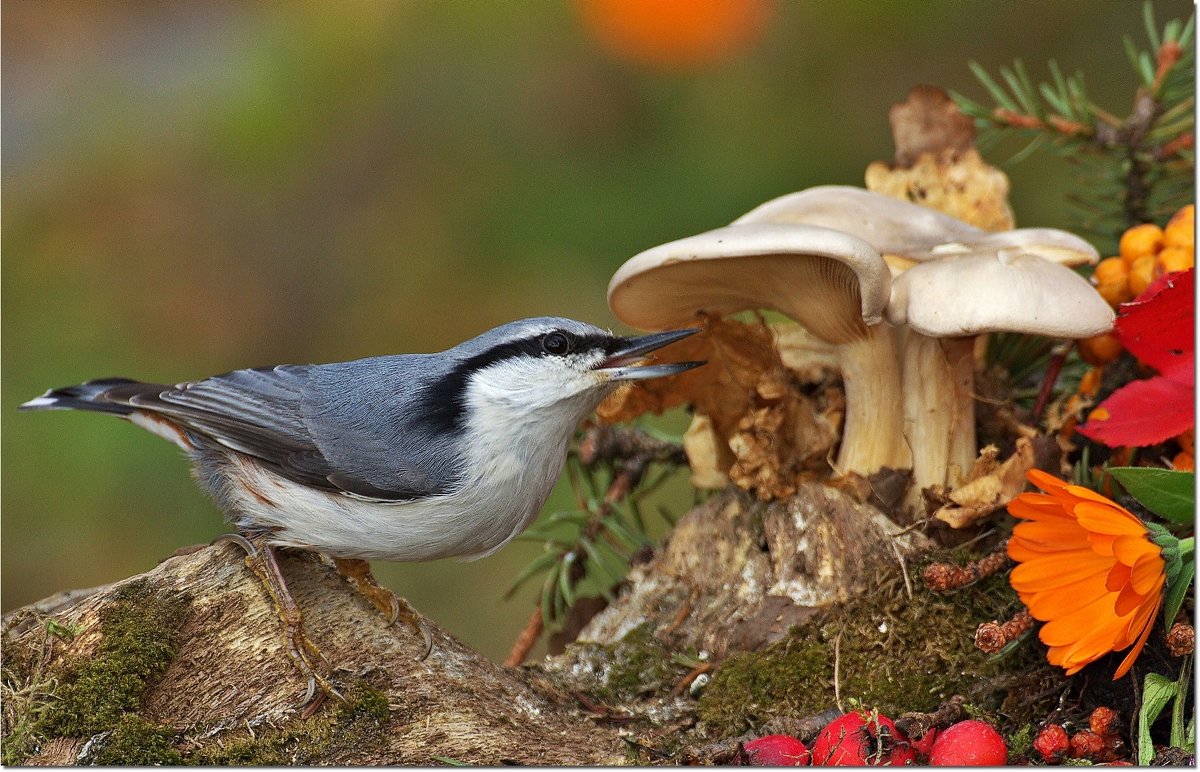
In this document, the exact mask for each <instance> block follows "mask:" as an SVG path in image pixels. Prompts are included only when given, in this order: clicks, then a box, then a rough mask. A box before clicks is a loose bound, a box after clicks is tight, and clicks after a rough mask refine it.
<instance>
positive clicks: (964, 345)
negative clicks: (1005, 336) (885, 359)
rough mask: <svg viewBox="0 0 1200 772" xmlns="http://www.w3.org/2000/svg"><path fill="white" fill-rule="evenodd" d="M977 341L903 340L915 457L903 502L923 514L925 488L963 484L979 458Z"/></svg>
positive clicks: (907, 426) (907, 424) (907, 427)
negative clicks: (909, 485) (977, 450)
mask: <svg viewBox="0 0 1200 772" xmlns="http://www.w3.org/2000/svg"><path fill="white" fill-rule="evenodd" d="M974 344H975V339H974V338H973V337H957V338H932V337H929V336H927V335H922V334H921V333H919V332H917V331H916V330H912V329H909V330H908V334H907V336H906V337H905V340H904V368H903V372H904V376H903V385H904V388H903V394H904V434H905V436H906V437H907V438H908V442H909V446H910V447H911V448H912V455H913V482H912V487H910V488H909V491H908V496H907V498H906V500H905V503H906V504H907V505H908V506H910V507H912V508H914V509H916V511H917V513H918V514H921V512H920V505H921V502H922V496H921V491H922V490H923V489H925V488H928V487H929V486H931V485H939V486H946V485H959V484H961V482H962V480H963V478H964V476H965V475H966V474H967V473H968V472H969V471H970V469H971V466H972V465H973V464H974V462H975V456H976V447H975V400H974V388H975V356H974V352H975V345H974Z"/></svg>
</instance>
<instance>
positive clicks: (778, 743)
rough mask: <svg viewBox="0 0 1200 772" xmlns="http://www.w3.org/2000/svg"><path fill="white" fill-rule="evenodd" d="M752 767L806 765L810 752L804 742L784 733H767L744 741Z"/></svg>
mask: <svg viewBox="0 0 1200 772" xmlns="http://www.w3.org/2000/svg"><path fill="white" fill-rule="evenodd" d="M745 748H746V754H747V755H748V756H749V757H750V766H752V767H802V766H807V765H808V763H809V759H810V758H811V754H809V752H808V748H806V747H804V743H802V742H800V741H799V740H797V739H796V738H795V737H792V736H790V735H786V734H769V735H767V736H766V737H760V738H758V739H757V740H751V741H750V742H748V743H746V745H745Z"/></svg>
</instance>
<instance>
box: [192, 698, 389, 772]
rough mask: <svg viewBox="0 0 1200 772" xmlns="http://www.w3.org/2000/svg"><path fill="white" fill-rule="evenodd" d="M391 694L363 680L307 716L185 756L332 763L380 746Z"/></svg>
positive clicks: (220, 761) (230, 761) (230, 762)
mask: <svg viewBox="0 0 1200 772" xmlns="http://www.w3.org/2000/svg"><path fill="white" fill-rule="evenodd" d="M389 710H390V709H389V707H388V699H387V695H386V694H384V693H383V692H381V691H379V690H378V689H376V688H374V687H372V686H370V685H368V684H366V683H363V682H360V683H358V684H356V685H355V686H354V687H353V688H351V689H350V690H348V692H347V693H346V701H345V702H339V703H337V704H336V706H334V707H333V709H332V710H326V711H324V712H322V713H319V714H318V715H316V716H313V717H312V718H309V719H304V720H301V721H293V722H291V723H289V724H288V725H286V726H284V727H282V728H279V729H271V730H267V731H262V732H259V733H257V734H256V735H255V736H253V737H250V736H246V737H241V738H239V739H235V740H232V741H228V740H227V741H224V742H222V743H220V744H213V745H209V746H207V747H205V748H204V749H202V750H200V751H198V752H197V753H196V754H194V755H193V756H190V757H187V758H185V759H184V763H185V764H198V765H204V766H215V765H220V766H262V765H270V766H281V765H295V764H311V763H315V762H328V761H329V760H330V759H331V758H338V757H341V756H344V755H347V754H350V753H353V752H366V751H370V750H371V749H372V748H376V747H379V746H380V745H381V744H382V743H383V740H384V734H383V733H384V731H385V729H386V727H387V724H388V717H389Z"/></svg>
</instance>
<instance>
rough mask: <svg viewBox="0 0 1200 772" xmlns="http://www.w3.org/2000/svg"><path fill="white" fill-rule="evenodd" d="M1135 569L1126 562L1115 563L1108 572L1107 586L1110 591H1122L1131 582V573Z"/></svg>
mask: <svg viewBox="0 0 1200 772" xmlns="http://www.w3.org/2000/svg"><path fill="white" fill-rule="evenodd" d="M1132 571H1133V569H1132V568H1130V567H1129V566H1127V565H1125V564H1124V563H1114V564H1113V567H1112V570H1111V571H1109V572H1108V580H1107V581H1106V582H1105V585H1104V586H1105V587H1106V588H1108V591H1109V592H1120V591H1121V589H1122V588H1123V587H1124V586H1125V585H1127V584H1129V574H1130V572H1132Z"/></svg>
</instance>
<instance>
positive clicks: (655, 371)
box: [595, 328, 704, 381]
mask: <svg viewBox="0 0 1200 772" xmlns="http://www.w3.org/2000/svg"><path fill="white" fill-rule="evenodd" d="M698 332H700V329H699V328H690V329H686V330H667V331H666V332H655V333H651V334H650V335H641V336H639V337H637V338H625V339H624V340H622V341H621V342H620V345H619V346H618V347H617V349H616V350H615V351H613V352H611V353H610V354H609V356H608V358H607V359H605V360H604V361H603V362H601V363H600V364H598V365H596V368H595V369H596V370H598V371H599V372H602V373H604V374H605V375H607V376H608V377H609V379H610V380H613V381H634V380H642V379H644V378H659V377H661V376H664V375H675V374H676V373H682V372H683V371H685V370H691V369H692V368H693V367H699V366H700V365H702V364H704V363H703V362H672V363H670V364H658V365H647V364H641V363H642V362H643V361H644V360H645V359H646V358H647V357H646V355H647V354H649V353H650V352H651V351H657V350H658V349H660V348H662V347H663V346H665V345H667V344H668V343H674V342H675V341H677V340H682V339H683V338H686V337H687V336H689V335H695V334H696V333H698Z"/></svg>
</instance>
